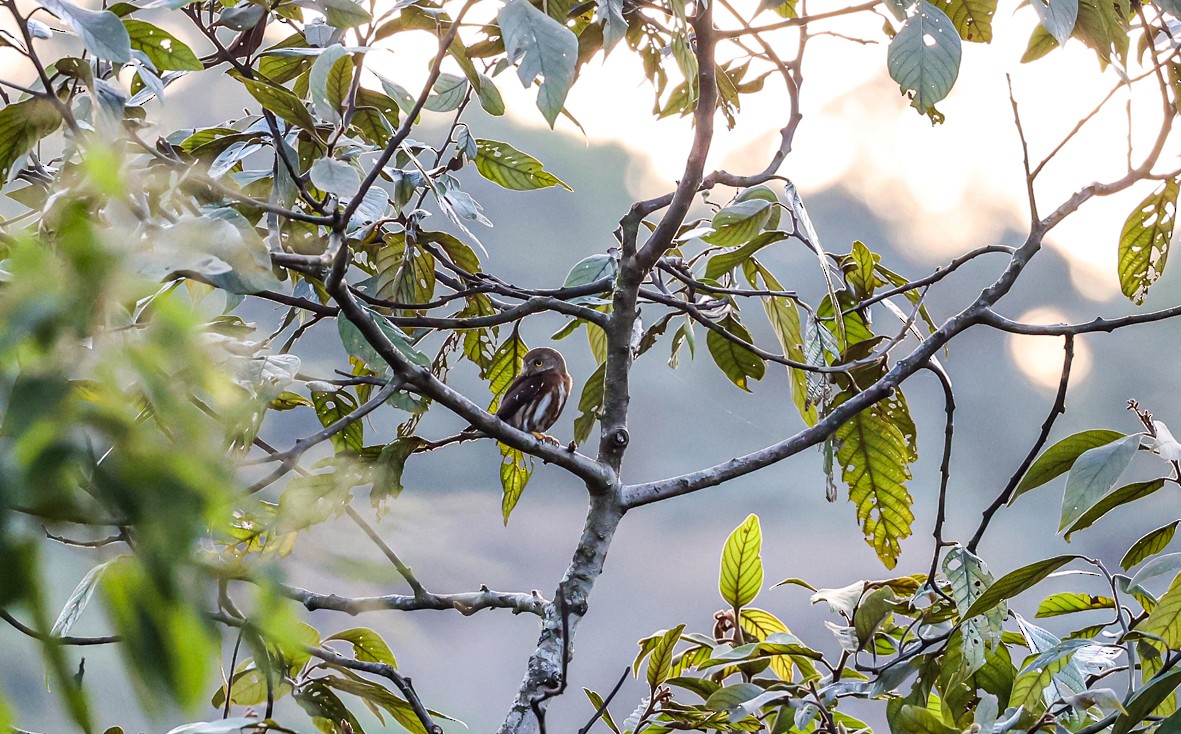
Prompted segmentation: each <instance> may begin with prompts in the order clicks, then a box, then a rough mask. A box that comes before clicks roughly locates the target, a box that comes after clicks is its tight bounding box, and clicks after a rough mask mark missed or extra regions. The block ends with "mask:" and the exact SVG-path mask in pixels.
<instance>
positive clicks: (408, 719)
mask: <svg viewBox="0 0 1181 734" xmlns="http://www.w3.org/2000/svg"><path fill="white" fill-rule="evenodd" d="M317 680H319V681H322V682H323V683H324V684H325V685H328V686H331V687H332V688H335V689H336V690H338V691H344V692H345V693H349V694H351V695H353V696H356V697H358V698H360V699H361V700H363V701H365V702H366V703H367V704H376V705H377V706H380V707H381V708H383V709H385V710H386V711H388V712H389V714H390V716H392V717H394V719H395V720H396V721H397V722H398V723H399V724H401V725H402V727H403V728H405V729H406V730H407V731H409V732H410V733H411V734H427V730H426V727H425V726H423V725H422V722H421V721H420V720H419V718H418V714H417V713H415V711H414V707H413V706H411V705H410V704H409V703H408V702H407V701H405V700H404V699H402V698H401V697H400V696H398V695H397V694H395V693H394V692H393V691H390V690H388V689H386V688H383V687H382V686H379V685H377V684H376V683H372V682H370V681H367V680H363V679H360V678H339V677H336V676H327V677H324V678H318V679H317ZM427 711H428V712H429V713H430V715H431V716H433V717H434V718H436V719H447V720H448V721H455V719H452V718H451V717H450V716H447V715H445V714H441V713H439V712H438V711H435V710H433V709H428V710H427ZM375 713H376V712H375ZM339 732H340V729H339V728H336V727H335V725H334V729H333V732H332V734H339Z"/></svg>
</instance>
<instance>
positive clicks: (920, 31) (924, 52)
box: [886, 0, 962, 114]
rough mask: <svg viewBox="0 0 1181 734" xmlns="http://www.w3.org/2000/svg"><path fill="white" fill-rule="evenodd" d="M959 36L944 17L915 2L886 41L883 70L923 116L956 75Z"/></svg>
mask: <svg viewBox="0 0 1181 734" xmlns="http://www.w3.org/2000/svg"><path fill="white" fill-rule="evenodd" d="M961 53H962V51H961V48H960V36H959V33H958V31H957V30H956V27H955V25H954V24H953V23H952V22H951V19H950V18H948V17H947V15H946V14H945V13H944V12H943V11H942V10H940V9H939V8H937V7H935V6H934V5H932V4H931V3H929V2H927V0H919V2H918V4H917V5H915V6H914V10H913V12H912V14H911V16H910V17H909V18H908V19H907V20H906V22H905V23H904V24H903V25H902V28H901V30H899V31H898V35H896V36H894V40H892V41H891V42H890V49H889V51H888V53H887V55H886V67H887V68H888V69H889V71H890V77H891V78H892V79H893V80H894V81H896V82H898V85H899V86H900V87H902V89H903V91H904V92H907V93H909V94H910V95H911V99H912V102H911V104H912V106H913V107H914V108H915V109H917V110H918V111H919V112H921V113H923V114H926V113H927V112H928V111H929V110H930V109H931V108H932V107H933V106H934V105H935V103H936V102H938V101H940V100H942V99H943V98H944V97H946V96H947V93H948V92H950V91H951V87H952V85H953V84H955V80H956V77H957V76H959V72H960V55H961Z"/></svg>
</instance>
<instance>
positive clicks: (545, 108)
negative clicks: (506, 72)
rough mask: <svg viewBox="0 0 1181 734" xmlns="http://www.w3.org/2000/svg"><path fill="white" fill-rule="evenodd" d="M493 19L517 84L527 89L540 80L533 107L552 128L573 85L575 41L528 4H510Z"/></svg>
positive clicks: (522, 0)
mask: <svg viewBox="0 0 1181 734" xmlns="http://www.w3.org/2000/svg"><path fill="white" fill-rule="evenodd" d="M497 19H498V21H499V25H500V32H501V37H502V38H503V39H504V49H505V52H506V54H507V56H508V58H509V59H515V60H516V63H517V77H518V78H519V79H520V80H521V83H522V84H524V85H525V86H526V87H528V86H530V85H532V84H533V82H534V81H535V80H536V79H537V78H538V77H539V76H540V77H541V90H540V91H539V92H538V94H537V107H538V109H540V110H541V114H542V115H543V116H544V117H545V119H546V121H547V122H548V123H549V125H550V127H553V126H554V122H555V121H556V120H557V119H558V113H560V112H561V111H562V105H563V103H564V102H565V101H566V94H567V92H569V91H570V86H571V85H572V84H573V83H574V67H575V63H576V62H577V60H578V38H577V37H576V36H575V35H574V33H573V32H571V31H570V29H569V28H567V27H566V26H564V25H562V24H561V23H559V22H557V21H556V20H554V19H553V18H550V17H549V16H548V15H546V14H545V13H543V12H542V11H540V10H538V9H537V8H535V7H533V5H531V4H530V3H529V0H510V2H509V3H507V4H506V5H505V6H504V7H503V8H501V9H500V13H499V14H498V16H497Z"/></svg>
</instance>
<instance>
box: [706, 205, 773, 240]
mask: <svg viewBox="0 0 1181 734" xmlns="http://www.w3.org/2000/svg"><path fill="white" fill-rule="evenodd" d="M772 212H778V208H777V207H776V205H774V204H772V203H771V202H769V201H767V200H766V199H747V200H746V201H738V202H735V203H733V204H731V205H730V206H728V207H726V208H724V209H721V210H720V211H718V213H717V214H714V217H713V220H712V226H713V228H714V231H713V233H711V234H707V235H705V236H704V237H702V238H701V239H702V240H703V241H705V242H708V243H709V244H711V245H716V246H718V247H735V246H737V245H741V244H744V243H746V242H747V241H749V240H750V239H751V238H752V237H754V236H755V235H757V234H758V233H760V232H762V231H763V227H765V226H766V225H767V222H768V221H770V219H771V213H772ZM767 244H770V243H767Z"/></svg>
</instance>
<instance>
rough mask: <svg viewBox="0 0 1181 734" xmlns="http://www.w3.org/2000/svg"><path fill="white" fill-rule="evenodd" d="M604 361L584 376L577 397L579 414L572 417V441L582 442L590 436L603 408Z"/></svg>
mask: <svg viewBox="0 0 1181 734" xmlns="http://www.w3.org/2000/svg"><path fill="white" fill-rule="evenodd" d="M606 367H607V365H606V363H605V362H604V363H603V364H600V365H599V367H598V369H596V370H595V371H594V372H592V373H591V376H590V377H588V378H586V383H585V384H584V385H583V386H582V393H581V394H580V395H579V397H578V411H579V416H578V417H577V418H575V419H574V443H576V444H583V443H586V440H587V439H588V438H590V433H591V429H592V428H594V426H595V421H597V420H598V419H599V417H600V416H601V415H602V410H603V375H604V372H605V371H606Z"/></svg>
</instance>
